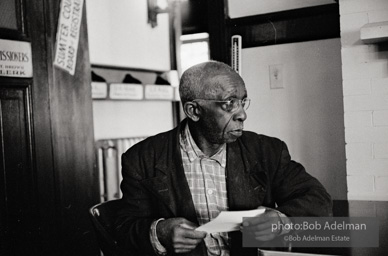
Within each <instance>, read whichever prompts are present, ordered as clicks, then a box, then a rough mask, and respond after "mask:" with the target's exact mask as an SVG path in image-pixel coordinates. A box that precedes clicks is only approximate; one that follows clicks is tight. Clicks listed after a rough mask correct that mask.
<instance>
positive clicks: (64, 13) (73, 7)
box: [54, 0, 84, 75]
mask: <svg viewBox="0 0 388 256" xmlns="http://www.w3.org/2000/svg"><path fill="white" fill-rule="evenodd" d="M83 3H84V1H83V0H62V2H61V10H60V14H59V22H58V30H57V41H56V50H55V60H54V65H55V66H56V67H58V68H60V69H63V70H65V71H67V72H69V74H70V75H74V72H75V66H76V64H77V51H78V41H79V31H80V27H81V20H82V8H83Z"/></svg>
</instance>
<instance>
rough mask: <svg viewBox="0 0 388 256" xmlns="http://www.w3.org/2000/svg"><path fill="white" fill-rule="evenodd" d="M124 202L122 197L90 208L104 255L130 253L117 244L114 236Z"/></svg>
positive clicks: (115, 255)
mask: <svg viewBox="0 0 388 256" xmlns="http://www.w3.org/2000/svg"><path fill="white" fill-rule="evenodd" d="M122 203H123V202H122V201H121V199H116V200H111V201H106V202H103V203H100V204H97V205H95V206H93V207H91V208H90V209H89V213H90V216H91V220H92V223H93V227H94V230H95V231H96V235H97V241H98V245H99V247H100V249H101V251H102V252H103V253H104V256H124V255H129V253H126V252H124V250H123V249H121V248H120V247H119V246H118V245H117V241H116V240H115V239H114V236H113V231H114V223H115V220H116V217H117V212H118V211H119V209H121V205H122Z"/></svg>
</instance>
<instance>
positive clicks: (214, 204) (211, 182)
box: [180, 125, 230, 256]
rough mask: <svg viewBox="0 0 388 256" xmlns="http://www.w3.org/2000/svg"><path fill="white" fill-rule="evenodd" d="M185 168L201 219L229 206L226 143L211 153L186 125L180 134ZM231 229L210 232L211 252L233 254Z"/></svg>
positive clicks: (210, 253) (207, 217) (207, 243)
mask: <svg viewBox="0 0 388 256" xmlns="http://www.w3.org/2000/svg"><path fill="white" fill-rule="evenodd" d="M180 146H181V154H182V162H183V168H184V171H185V175H186V179H187V182H188V184H189V188H190V191H191V196H192V198H193V202H194V207H195V211H196V215H197V219H198V222H199V224H200V225H203V224H205V223H207V222H209V221H210V220H212V219H214V218H215V217H217V216H218V214H219V213H220V212H221V211H227V210H228V200H227V191H226V177H225V167H226V144H224V145H223V146H222V148H221V149H220V150H219V151H218V152H217V153H216V154H214V155H213V156H211V157H207V156H206V155H205V154H204V153H203V152H202V151H201V150H200V149H199V148H198V146H197V145H196V144H195V142H194V139H193V137H192V136H191V134H190V130H189V126H188V125H186V127H185V129H183V132H182V133H181V134H180ZM229 242H230V241H229V237H228V233H214V234H208V235H207V236H206V237H205V244H206V247H207V249H208V255H211V256H213V255H222V256H227V255H229Z"/></svg>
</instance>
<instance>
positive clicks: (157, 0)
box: [147, 0, 168, 28]
mask: <svg viewBox="0 0 388 256" xmlns="http://www.w3.org/2000/svg"><path fill="white" fill-rule="evenodd" d="M147 3H148V23H149V24H151V27H153V28H154V27H156V26H157V25H158V20H157V15H158V14H159V13H165V12H168V0H147Z"/></svg>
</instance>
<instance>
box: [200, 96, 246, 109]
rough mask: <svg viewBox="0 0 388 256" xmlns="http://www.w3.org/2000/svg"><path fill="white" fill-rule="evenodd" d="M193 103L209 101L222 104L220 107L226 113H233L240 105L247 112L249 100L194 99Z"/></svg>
mask: <svg viewBox="0 0 388 256" xmlns="http://www.w3.org/2000/svg"><path fill="white" fill-rule="evenodd" d="M193 101H211V102H218V103H222V105H221V107H222V109H223V110H225V111H226V112H234V111H236V110H237V109H238V108H239V107H240V105H241V106H242V107H243V109H244V110H247V109H248V108H249V104H250V103H251V99H249V98H244V99H242V100H240V99H236V98H232V99H230V100H207V99H195V100H193Z"/></svg>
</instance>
